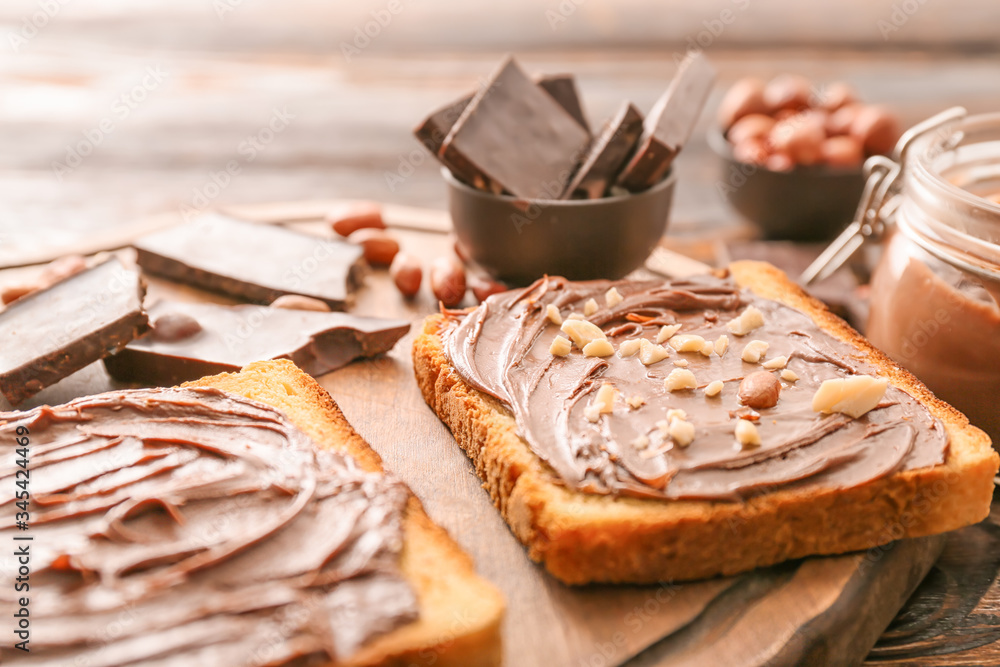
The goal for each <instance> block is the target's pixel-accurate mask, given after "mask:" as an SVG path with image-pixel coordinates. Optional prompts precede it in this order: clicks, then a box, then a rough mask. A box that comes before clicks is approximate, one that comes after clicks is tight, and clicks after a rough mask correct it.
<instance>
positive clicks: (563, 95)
mask: <svg viewBox="0 0 1000 667" xmlns="http://www.w3.org/2000/svg"><path fill="white" fill-rule="evenodd" d="M538 85H539V86H541V87H542V89H543V90H544V91H545V92H547V93H548V94H549V95H551V96H552V97H553V99H555V101H556V102H558V103H559V106H561V107H562V108H563V109H565V110H566V112H567V113H568V114H569V115H570V116H572V117H573V120H575V121H576V122H577V123H579V125H580V127H582V128H583V129H584V130H586V131H587V134H588V135H589V134H590V123H588V122H587V114H585V113H584V111H583V104H582V103H581V102H580V91H578V90H577V88H576V79H575V78H574V77H573V75H572V74H543V75H542V76H540V77H538Z"/></svg>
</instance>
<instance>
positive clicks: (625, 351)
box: [618, 338, 643, 359]
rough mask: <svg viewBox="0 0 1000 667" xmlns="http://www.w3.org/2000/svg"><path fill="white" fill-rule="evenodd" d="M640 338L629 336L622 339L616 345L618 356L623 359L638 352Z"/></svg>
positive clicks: (640, 342)
mask: <svg viewBox="0 0 1000 667" xmlns="http://www.w3.org/2000/svg"><path fill="white" fill-rule="evenodd" d="M642 340H643V339H641V338H629V339H628V340H623V341H622V344H621V345H619V346H618V356H619V357H621V358H622V359H624V358H625V357H631V356H633V355H635V354H636V353H638V352H639V347H640V346H641V345H642Z"/></svg>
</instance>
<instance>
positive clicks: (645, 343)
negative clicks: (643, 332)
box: [639, 338, 670, 366]
mask: <svg viewBox="0 0 1000 667" xmlns="http://www.w3.org/2000/svg"><path fill="white" fill-rule="evenodd" d="M669 354H670V352H668V351H667V349H666V348H665V347H663V346H662V345H654V344H653V343H651V342H649V340H647V339H646V338H643V339H641V340H640V342H639V361H640V362H642V365H643V366H649V365H650V364H655V363H656V362H658V361H663V360H664V359H666V358H667V355H669Z"/></svg>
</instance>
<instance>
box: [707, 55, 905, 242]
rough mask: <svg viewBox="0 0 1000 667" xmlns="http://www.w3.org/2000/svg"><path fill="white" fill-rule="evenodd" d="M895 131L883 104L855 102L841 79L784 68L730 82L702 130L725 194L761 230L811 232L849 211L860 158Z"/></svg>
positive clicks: (887, 146) (772, 234) (775, 234)
mask: <svg viewBox="0 0 1000 667" xmlns="http://www.w3.org/2000/svg"><path fill="white" fill-rule="evenodd" d="M900 133H901V130H900V124H899V119H898V118H897V117H896V115H895V114H894V113H893V112H892V111H891V110H889V109H887V108H886V107H884V106H881V105H873V104H865V103H863V102H861V101H859V99H858V96H857V93H856V92H855V91H854V89H853V88H852V87H851V86H850V85H849V84H847V83H844V82H835V83H831V84H828V85H814V84H813V83H812V82H810V81H809V80H808V79H805V78H804V77H800V76H795V75H791V74H782V75H779V76H777V77H775V78H773V79H771V80H770V81H766V82H765V81H763V80H762V79H758V78H754V77H747V78H744V79H740V80H739V81H737V82H736V83H735V84H734V85H733V86H732V88H730V89H729V91H728V92H727V93H726V94H725V96H724V97H723V99H722V103H721V104H720V106H719V110H718V127H716V128H714V129H712V130H711V131H710V132H709V137H708V139H709V145H711V146H712V148H713V150H715V152H716V153H718V154H719V156H720V157H721V158H722V163H723V172H722V178H721V179H720V181H719V183H718V189H719V191H720V193H721V194H722V195H723V196H724V197H725V198H726V199H727V200H728V201H729V203H730V204H732V206H733V207H734V208H735V209H736V210H737V211H739V212H740V213H741V214H743V215H744V216H745V217H746V218H747V219H749V220H750V221H752V222H754V223H756V224H757V225H758V226H759V227H760V228H761V231H762V232H763V233H764V235H765V236H767V237H768V238H776V239H779V238H780V239H791V240H801V241H809V240H824V239H827V238H829V237H831V236H832V235H834V234H836V233H837V232H838V231H839V230H840V229H842V228H843V226H844V225H845V224H846V223H847V222H848V221H849V220H850V218H851V216H852V214H853V213H854V210H855V208H856V207H857V204H858V199H859V198H860V196H861V191H862V189H863V188H864V175H863V171H862V166H863V164H864V161H865V159H866V158H868V157H870V156H872V155H887V154H889V153H890V152H892V149H893V147H894V146H895V145H896V141H897V140H898V139H899V135H900Z"/></svg>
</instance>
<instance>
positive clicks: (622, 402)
mask: <svg viewBox="0 0 1000 667" xmlns="http://www.w3.org/2000/svg"><path fill="white" fill-rule="evenodd" d="M611 288H614V290H611ZM591 299H593V303H590V305H589V307H588V305H587V304H588V302H590V300H591ZM550 305H551V306H553V307H554V309H552V308H549V306H550ZM751 305H752V306H754V307H755V308H756V309H757V310H759V311H760V314H761V315H762V316H763V324H758V325H757V326H756V327H755V328H754V329H753V330H752V331H750V332H749V333H746V334H745V335H735V334H734V333H733V329H732V328H730V327H729V326H727V325H728V324H729V323H730V322H731V321H732V320H735V319H738V317H739V316H740V314H741V313H743V312H744V311H745V310H746V308H747V307H748V306H751ZM595 306H596V310H595ZM588 312H589V313H590V314H589V315H585V313H588ZM572 313H576V317H581V318H584V319H586V320H587V321H589V322H591V323H593V324H595V325H597V326H598V327H600V328H601V329H602V330H603V332H604V335H605V336H606V339H607V341H608V342H610V343H611V345H612V347H613V348H614V350H615V353H614V354H610V355H608V356H586V355H585V354H584V353H583V351H582V350H581V349H579V348H578V347H577V346H576V345H573V347H572V349H571V350H570V351H569V353H567V354H564V356H559V355H560V353H565V348H564V347H563V348H562V349H560V345H559V344H558V343H562V344H563V345H565V341H558V342H557V345H556V346H553V345H552V343H553V341H554V340H555V339H556V337H557V336H566V335H567V334H566V333H565V332H564V331H562V330H561V328H560V326H559V325H558V324H557V321H558V320H560V319H563V318H569V317H570V315H571V314H572ZM450 318H451V324H450V326H449V327H448V328H447V330H446V333H445V352H446V355H447V356H448V358H449V360H450V362H451V364H452V366H454V368H455V370H456V371H457V372H458V374H459V376H460V377H462V379H463V380H465V381H466V382H467V383H468V384H470V385H471V386H473V387H475V388H476V389H479V390H480V391H482V392H485V393H486V394H489V395H491V396H493V397H494V398H496V399H498V400H499V401H500V402H502V403H503V404H504V405H505V406H506V407H507V408H509V409H510V411H511V412H512V413H513V416H514V418H515V420H516V422H517V429H518V435H520V436H521V437H522V438H524V440H525V441H527V443H528V445H529V446H530V447H531V449H532V451H533V452H534V453H535V454H537V455H538V456H539V457H540V458H541V459H543V460H544V461H545V462H546V463H547V464H548V465H549V466H551V468H552V469H553V471H554V473H555V475H556V476H557V477H558V479H559V480H561V481H562V483H564V484H565V485H566V486H568V487H570V488H572V489H576V490H579V491H584V492H588V493H597V494H623V495H630V496H639V497H661V498H662V497H665V498H690V499H730V500H732V499H739V498H741V497H745V496H748V495H752V494H755V493H760V492H766V491H771V490H776V489H782V488H812V487H817V486H819V487H822V488H831V487H832V488H848V487H853V486H857V485H860V484H864V483H865V482H868V481H870V480H874V479H878V478H880V477H884V476H886V475H889V474H892V473H894V472H897V471H901V470H911V469H916V468H923V467H926V466H933V465H937V464H940V463H942V462H943V461H944V459H945V454H946V452H947V446H948V440H947V435H946V433H945V431H944V428H943V426H942V424H941V423H940V422H939V421H938V420H937V419H936V418H935V417H934V416H933V415H931V414H930V413H929V412H928V410H927V409H926V408H925V407H924V406H923V405H922V404H921V403H920V402H919V401H917V400H916V399H914V398H913V397H911V396H910V395H909V394H907V393H905V392H903V391H902V390H900V389H897V388H895V387H892V386H889V387H888V390H887V391H886V392H885V394H884V396H883V397H882V399H881V400H880V401H879V402H878V404H877V406H876V407H875V408H874V409H872V410H871V411H869V412H867V414H864V415H862V416H861V417H859V418H857V419H854V418H851V417H850V416H847V415H845V414H839V413H834V414H822V413H819V412H815V411H814V410H813V407H812V400H813V396H814V394H815V393H816V391H817V389H818V388H819V386H820V385H821V384H822V382H823V381H824V380H828V379H835V378H846V377H849V376H852V375H859V374H872V375H877V374H878V371H877V369H876V368H875V367H874V366H872V365H871V364H870V363H868V362H867V361H866V360H865V358H864V356H863V355H862V354H861V353H860V352H859V351H858V350H857V349H856V348H854V347H852V346H851V345H848V344H846V343H844V342H841V341H839V340H837V339H835V338H833V337H832V336H830V335H829V334H827V333H825V332H824V331H822V330H821V329H820V328H819V327H818V326H817V325H816V324H815V323H814V322H813V321H812V320H811V319H810V318H809V317H808V316H807V315H805V314H804V313H802V312H800V311H798V310H795V309H794V308H791V307H789V306H786V305H783V304H781V303H778V302H776V301H772V300H769V299H764V298H760V297H758V296H755V295H753V294H751V293H750V292H748V291H741V290H740V289H739V288H738V287H737V286H736V285H735V284H734V283H733V282H732V281H730V280H727V279H719V278H714V277H708V276H705V277H698V278H693V279H686V280H678V281H673V282H662V281H657V282H629V281H619V282H608V281H592V282H569V281H567V280H565V279H562V278H543V279H540V280H538V281H537V282H535V283H534V284H533V285H531V286H529V287H527V288H525V289H523V290H520V291H512V292H505V293H503V294H498V295H495V296H493V297H490V298H489V299H487V300H486V301H485V302H484V303H483V304H481V305H480V306H479V307H478V308H476V309H475V310H473V311H472V312H471V313H468V314H464V313H456V312H453V313H450ZM678 324H679V325H680V327H679V329H677V331H676V332H672V333H671V332H669V331H668V332H667V333H666V335H668V336H674V335H676V336H701V337H702V338H703V339H704V340H705V341H706V342H711V343H712V345H708V346H705V347H704V349H697V350H696V349H692V350H691V351H678V350H677V349H675V348H674V347H673V346H672V344H671V343H670V341H668V340H665V339H664V340H661V341H660V343H662V347H655V348H654V347H652V346H657V345H659V344H660V343H658V342H657V336H658V335H661V336H662V335H663V334H661V330H662V328H663V327H664V326H667V327H670V328H672V325H678ZM736 329H737V330H739V327H736ZM722 336H726V337H727V338H728V343H729V345H728V349H724V348H723V346H721V345H715V344H714V342H715V341H718V340H719V338H720V337H722ZM640 338H645V339H647V340H648V341H649V342H648V343H644V344H643V345H644V346H645V347H647V348H649V350H651V351H652V352H655V354H654V353H650V354H647V355H646V356H645V360H646V361H648V362H649V363H648V365H646V364H644V363H643V360H642V359H640V354H638V353H637V354H633V355H630V356H622V354H623V349H622V344H623V343H625V342H626V341H629V340H633V341H635V340H638V339H640ZM694 340H697V339H694ZM751 341H762V342H763V343H767V345H766V346H763V345H759V344H756V343H755V344H754V345H753V346H752V347H754V354H751V355H748V358H751V359H752V358H754V357H755V356H756V353H757V352H759V351H760V348H762V347H763V348H766V352H765V353H764V356H763V358H761V359H760V360H759V361H755V362H748V361H745V360H744V355H743V354H742V353H741V352H742V351H743V349H744V347H745V346H747V345H748V344H750V343H751ZM640 342H641V341H640ZM602 345H603V344H602ZM625 347H626V350H628V349H629V348H632V349H635V348H637V347H638V345H637V344H636V343H632V344H630V345H626V346H625ZM678 347H684V346H680V345H678ZM550 348H551V349H552V350H556V351H550ZM604 348H606V346H604ZM604 348H601V347H599V348H598V349H597V350H596V351H595V352H594V353H595V354H601V355H607V352H606V351H604ZM720 349H723V353H722V354H721V355H720V354H719V350H720ZM706 353H707V354H706ZM659 356H663V358H662V359H659V360H655V361H654V359H656V358H657V357H659ZM780 357H787V364H786V363H784V361H783V360H780ZM769 360H778V362H777V365H775V366H772V367H768V366H763V365H762V364H764V363H766V362H767V361H769ZM676 370H680V371H682V372H681V373H680V375H683V376H685V377H690V376H688V375H687V373H686V372H684V371H690V373H692V374H693V376H694V383H693V385H694V386H693V387H688V388H686V387H685V386H684V383H683V382H681V383H679V387H681V388H679V389H677V390H674V391H671V390H669V389H668V388H667V386H665V382H664V381H665V380H666V379H667V377H668V375H670V374H671V373H672V372H673V371H676ZM762 370H766V371H769V372H771V373H773V374H774V375H775V377H777V378H780V379H781V388H780V395H779V397H778V399H777V403H776V404H775V405H774V406H773V407H762V408H759V409H755V408H752V407H750V406H749V405H746V404H744V402H741V400H740V385H741V383H742V381H743V379H744V378H745V377H747V376H748V375H750V374H751V373H754V372H760V371H762ZM786 371H787V372H786ZM675 375H676V374H675ZM765 379H766V378H765ZM715 381H722V383H723V387H722V390H721V392H719V393H718V394H716V395H714V396H711V395H709V394H710V393H713V392H714V389H715V388H717V385H716V386H715V387H713V388H712V389H710V390H709V392H706V391H705V389H706V388H707V387H708V385H709V384H710V383H713V382H715ZM608 384H610V385H611V386H612V387H613V388H614V390H615V391H614V392H609V391H608V390H605V391H604V392H601V391H600V390H601V388H602V387H604V386H605V385H608ZM670 384H671V383H667V385H668V386H669V385H670ZM674 384H678V383H674ZM773 389H774V387H769V390H773ZM745 391H746V387H744V393H745ZM610 396H614V397H615V398H614V400H613V402H611V403H608V402H607V399H608V398H609V397H610ZM768 403H770V401H768ZM671 411H682V412H671ZM674 420H680V421H681V422H686V423H687V424H690V425H692V426H693V431H690V430H688V432H685V430H684V429H678V430H676V431H675V430H674V429H673V428H672V427H671V424H672V423H673V421H674ZM740 420H746V421H749V422H750V423H752V424H753V425H754V427H755V429H754V430H755V434H756V435H759V440H760V442H759V445H758V444H756V443H753V442H752V441H750V439H744V440H747V442H742V443H741V441H740V440H739V439H737V437H736V435H734V433H735V432H737V431H745V430H747V429H736V428H735V426H736V425H737V424H739V421H740ZM682 426H683V424H682ZM686 428H687V429H690V427H686ZM692 433H693V438H690V439H689V437H690V435H691V434H692Z"/></svg>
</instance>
